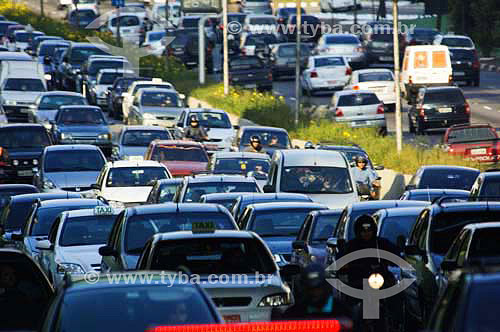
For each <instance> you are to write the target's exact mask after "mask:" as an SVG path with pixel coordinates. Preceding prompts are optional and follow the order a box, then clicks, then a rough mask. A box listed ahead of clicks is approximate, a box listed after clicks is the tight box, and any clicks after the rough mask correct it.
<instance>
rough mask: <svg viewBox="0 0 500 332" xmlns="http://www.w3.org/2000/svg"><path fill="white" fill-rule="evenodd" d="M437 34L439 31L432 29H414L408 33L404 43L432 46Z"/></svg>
mask: <svg viewBox="0 0 500 332" xmlns="http://www.w3.org/2000/svg"><path fill="white" fill-rule="evenodd" d="M438 34H439V31H438V30H436V29H433V28H415V29H413V30H411V31H410V32H408V35H407V36H406V41H407V42H408V45H410V46H413V45H432V42H433V41H434V37H436V36H437V35H438Z"/></svg>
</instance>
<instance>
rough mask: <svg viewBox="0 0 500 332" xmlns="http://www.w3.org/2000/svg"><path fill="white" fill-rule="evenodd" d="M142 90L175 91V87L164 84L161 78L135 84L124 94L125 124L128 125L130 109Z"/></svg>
mask: <svg viewBox="0 0 500 332" xmlns="http://www.w3.org/2000/svg"><path fill="white" fill-rule="evenodd" d="M142 88H163V89H170V90H175V88H174V86H173V85H172V84H171V83H168V82H164V81H163V80H162V79H161V78H153V79H152V80H151V81H135V82H133V83H132V84H131V85H130V86H129V88H128V90H127V92H124V93H122V97H123V101H122V112H123V122H125V123H127V119H128V113H129V110H130V107H131V106H132V104H133V103H134V98H135V96H136V94H137V92H138V91H139V89H142Z"/></svg>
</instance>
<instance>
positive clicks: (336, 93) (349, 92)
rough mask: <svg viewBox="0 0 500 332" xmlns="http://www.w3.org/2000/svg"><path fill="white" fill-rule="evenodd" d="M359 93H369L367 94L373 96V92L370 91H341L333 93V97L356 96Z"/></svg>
mask: <svg viewBox="0 0 500 332" xmlns="http://www.w3.org/2000/svg"><path fill="white" fill-rule="evenodd" d="M361 93H369V94H373V95H374V94H375V92H373V91H370V90H341V91H337V92H335V95H336V96H338V97H342V96H348V95H358V94H361Z"/></svg>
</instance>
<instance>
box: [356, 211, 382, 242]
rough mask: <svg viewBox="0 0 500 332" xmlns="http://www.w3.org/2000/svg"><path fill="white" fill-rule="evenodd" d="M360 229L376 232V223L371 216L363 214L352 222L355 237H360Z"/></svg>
mask: <svg viewBox="0 0 500 332" xmlns="http://www.w3.org/2000/svg"><path fill="white" fill-rule="evenodd" d="M362 229H371V230H372V231H373V232H376V231H377V223H376V222H375V219H373V217H372V216H371V215H369V214H363V215H361V216H359V217H358V218H357V219H356V221H355V222H354V232H355V234H356V237H359V236H360V234H361V230H362Z"/></svg>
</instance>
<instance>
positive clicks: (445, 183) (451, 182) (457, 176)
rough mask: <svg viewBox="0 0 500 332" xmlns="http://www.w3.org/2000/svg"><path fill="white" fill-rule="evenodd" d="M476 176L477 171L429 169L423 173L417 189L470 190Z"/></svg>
mask: <svg viewBox="0 0 500 332" xmlns="http://www.w3.org/2000/svg"><path fill="white" fill-rule="evenodd" d="M478 175H479V172H478V171H472V170H459V169H429V170H426V171H425V172H424V173H423V175H422V178H421V179H420V183H419V185H418V188H417V189H427V188H430V189H463V190H470V188H471V187H472V184H473V183H474V181H475V180H476V177H477V176H478Z"/></svg>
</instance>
